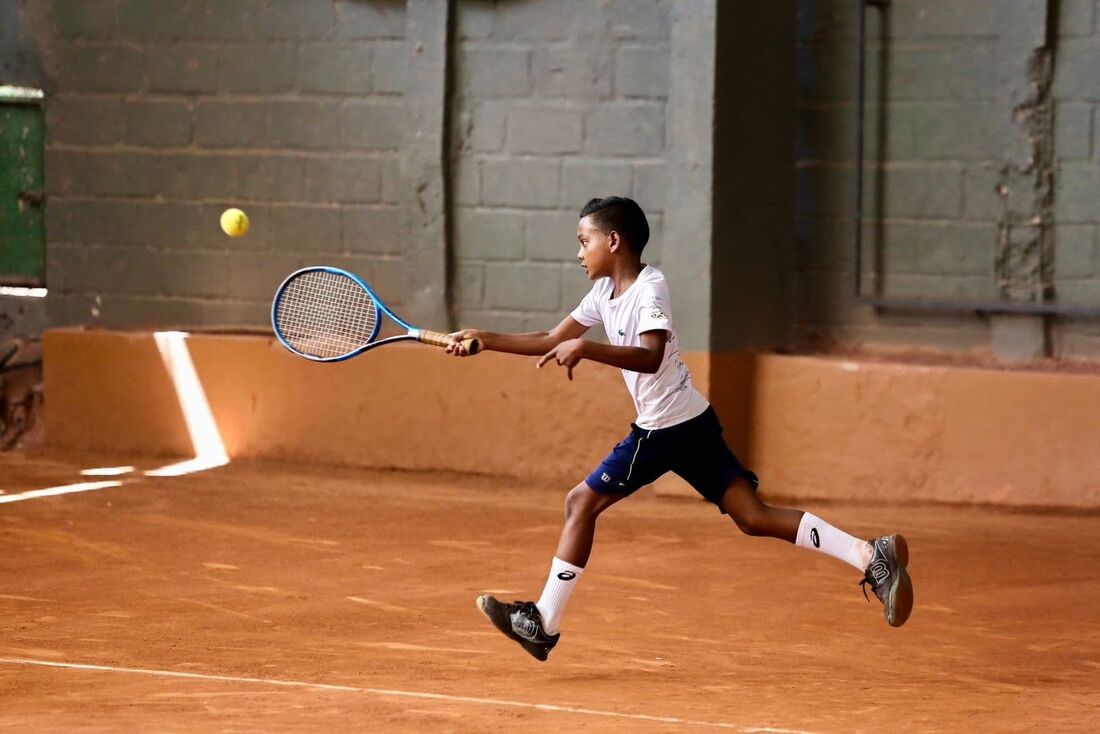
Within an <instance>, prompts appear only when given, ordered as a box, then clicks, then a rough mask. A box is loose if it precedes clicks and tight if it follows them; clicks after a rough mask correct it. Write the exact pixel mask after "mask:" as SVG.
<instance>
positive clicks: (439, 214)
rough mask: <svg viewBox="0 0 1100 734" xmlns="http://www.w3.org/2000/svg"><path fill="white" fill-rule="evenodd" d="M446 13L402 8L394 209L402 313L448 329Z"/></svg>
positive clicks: (414, 0)
mask: <svg viewBox="0 0 1100 734" xmlns="http://www.w3.org/2000/svg"><path fill="white" fill-rule="evenodd" d="M452 12H453V3H452V1H451V0H446V1H444V2H440V1H439V0H409V2H408V4H407V6H406V10H405V45H406V53H407V57H406V58H407V61H408V66H407V68H406V70H405V89H404V99H405V104H406V105H407V116H406V120H407V121H408V126H407V127H406V128H405V144H404V145H403V149H402V155H401V158H400V161H401V162H400V166H399V175H400V190H401V199H400V203H399V206H400V207H401V224H402V233H403V236H404V240H405V243H404V251H405V256H406V262H407V267H408V269H409V272H408V279H407V283H408V286H409V293H408V295H407V304H408V305H407V306H405V307H404V308H403V310H404V313H403V314H402V317H403V318H406V319H408V320H409V321H410V322H412V323H413V324H416V325H417V326H422V327H424V328H432V329H446V328H451V327H452V326H453V318H452V314H451V307H450V300H451V296H450V281H451V276H450V266H449V252H448V239H449V226H450V225H449V222H448V209H449V206H448V201H447V199H448V190H447V182H446V178H447V175H446V168H445V162H446V160H447V151H446V141H447V138H446V130H447V119H446V112H447V105H448V104H449V99H448V97H449V89H448V76H449V73H450V72H449V63H448V61H449V57H450V37H451V15H452Z"/></svg>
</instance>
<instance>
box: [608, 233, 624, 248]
mask: <svg viewBox="0 0 1100 734" xmlns="http://www.w3.org/2000/svg"><path fill="white" fill-rule="evenodd" d="M622 243H623V240H622V238H621V237H619V233H618V232H616V231H614V230H612V231H611V234H609V235H608V236H607V249H609V250H611V252H615V251H616V250H618V249H619V245H621V244H622Z"/></svg>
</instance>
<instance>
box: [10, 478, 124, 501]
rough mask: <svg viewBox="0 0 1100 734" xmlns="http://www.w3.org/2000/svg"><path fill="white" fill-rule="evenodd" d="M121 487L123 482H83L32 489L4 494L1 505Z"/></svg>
mask: <svg viewBox="0 0 1100 734" xmlns="http://www.w3.org/2000/svg"><path fill="white" fill-rule="evenodd" d="M121 486H122V482H81V483H79V484H65V485H62V486H60V487H46V488H45V489H32V490H30V491H29V492H20V493H19V494H3V495H0V504H4V503H5V502H22V501H23V500H33V499H37V498H39V497H54V496H56V495H59V494H69V493H70V492H91V491H93V490H96V489H110V488H111V487H121Z"/></svg>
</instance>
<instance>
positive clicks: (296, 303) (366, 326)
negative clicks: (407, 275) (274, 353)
mask: <svg viewBox="0 0 1100 734" xmlns="http://www.w3.org/2000/svg"><path fill="white" fill-rule="evenodd" d="M275 314H276V319H277V324H278V328H279V333H280V334H281V335H282V337H283V338H284V339H285V340H286V341H287V342H288V343H289V344H290V345H291V346H292V347H294V349H296V350H298V351H299V352H301V353H303V354H308V355H311V356H314V357H322V358H325V357H339V356H341V355H344V354H349V353H350V352H354V351H355V350H357V349H359V347H362V346H363V345H365V344H367V343H368V342H369V341H370V340H371V337H372V336H373V335H374V331H375V324H376V323H377V322H378V308H377V306H375V303H374V299H372V298H371V297H370V294H368V293H367V292H366V291H365V290H364V289H363V288H362V286H360V285H359V284H358V283H356V282H355V281H354V280H352V279H351V278H349V277H347V276H346V275H340V274H338V273H330V272H327V271H323V270H312V271H308V272H305V273H302V274H301V275H300V276H298V277H296V278H294V280H292V281H291V282H289V283H287V285H286V287H285V288H284V289H283V292H282V294H281V295H280V297H279V303H278V304H277V305H276V307H275Z"/></svg>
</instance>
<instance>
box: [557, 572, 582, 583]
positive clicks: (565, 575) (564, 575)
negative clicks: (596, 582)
mask: <svg viewBox="0 0 1100 734" xmlns="http://www.w3.org/2000/svg"><path fill="white" fill-rule="evenodd" d="M558 578H559V579H561V580H562V581H572V580H573V579H575V578H577V574H575V573H574V572H572V571H562V572H561V573H559V574H558Z"/></svg>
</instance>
